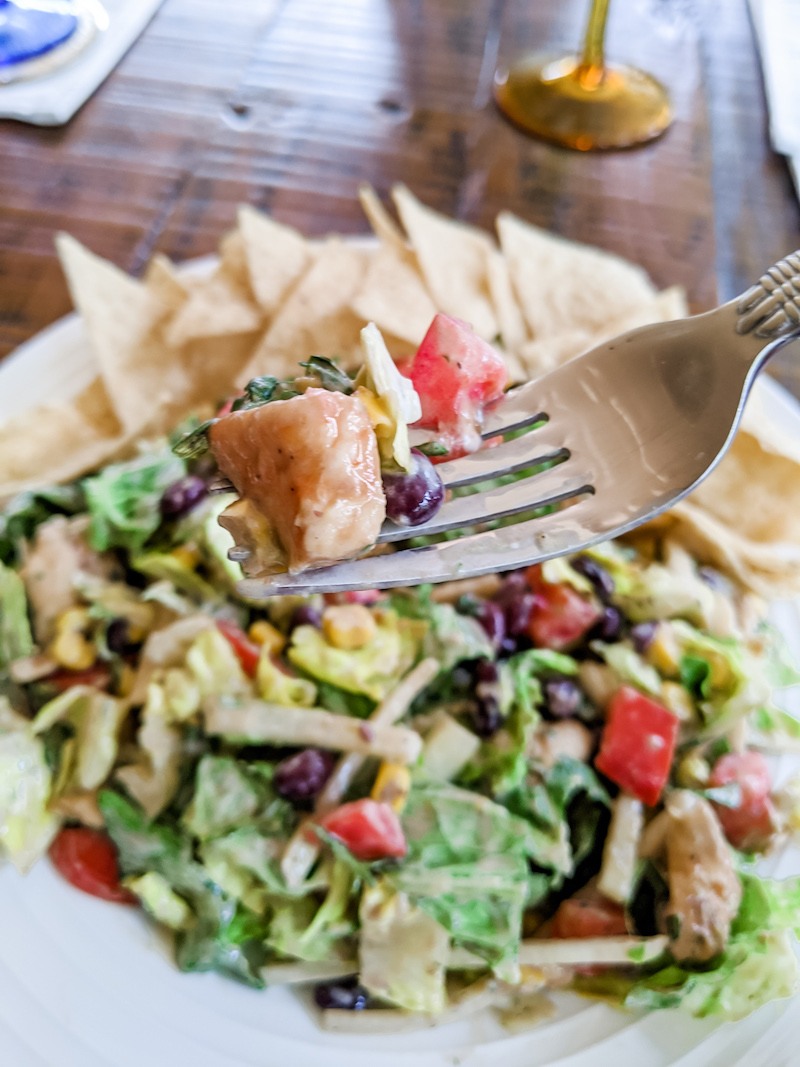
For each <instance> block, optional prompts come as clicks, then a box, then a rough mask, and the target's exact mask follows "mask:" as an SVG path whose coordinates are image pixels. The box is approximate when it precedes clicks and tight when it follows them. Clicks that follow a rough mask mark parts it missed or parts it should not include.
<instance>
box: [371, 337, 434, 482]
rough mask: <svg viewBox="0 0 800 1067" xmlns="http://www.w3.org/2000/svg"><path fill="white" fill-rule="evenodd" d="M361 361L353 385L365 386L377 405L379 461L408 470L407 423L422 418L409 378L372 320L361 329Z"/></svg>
mask: <svg viewBox="0 0 800 1067" xmlns="http://www.w3.org/2000/svg"><path fill="white" fill-rule="evenodd" d="M361 348H362V351H363V353H364V365H363V367H362V368H361V371H360V372H359V375H358V377H357V379H356V385H357V386H363V387H364V388H365V389H368V390H369V391H370V392H371V393H372V394H373V395H374V397H375V398H377V401H378V403H379V404H380V407H381V414H382V415H385V418H386V421H385V422H384V421H383V419H381V421H380V422H378V423H376V425H375V433H376V434H377V437H378V448H379V450H380V454H381V462H382V465H385V466H388V467H389V468H394V467H399V468H401V469H402V470H404V471H410V470H411V448H410V445H409V442H408V427H409V426H410V425H411V423H414V422H417V421H418V420H419V419H421V418H422V407H421V406H420V399H419V397H418V396H417V393H416V390H415V389H414V386H413V385H412V383H411V381H410V379H408V378H404V377H403V375H402V374H401V373H400V371H399V370H398V369H397V367H396V366H395V362H394V360H393V359H392V357H391V356H390V355H389V350H388V348H387V347H386V343H385V342H384V340H383V337H382V336H381V332H380V330H379V329H378V327H377V326H376V325H375V323H374V322H370V323H368V325H366V326H365V327H364V329H363V330H362V331H361Z"/></svg>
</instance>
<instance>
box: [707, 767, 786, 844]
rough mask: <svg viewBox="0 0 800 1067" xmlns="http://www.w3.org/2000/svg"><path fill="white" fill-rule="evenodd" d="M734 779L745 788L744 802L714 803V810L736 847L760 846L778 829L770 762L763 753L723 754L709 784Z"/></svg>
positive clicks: (740, 786)
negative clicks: (728, 804) (729, 805)
mask: <svg viewBox="0 0 800 1067" xmlns="http://www.w3.org/2000/svg"><path fill="white" fill-rule="evenodd" d="M732 782H733V783H736V784H737V785H738V786H739V788H740V790H741V795H742V799H741V802H740V803H739V804H738V805H737V806H736V807H735V808H731V807H728V806H727V805H725V804H714V810H715V811H716V813H717V817H718V818H719V821H720V823H721V824H722V829H723V830H724V831H725V836H726V837H727V838H728V840H729V841H730V843H731V844H732V845H733V846H734V848H739V849H744V850H746V851H747V850H753V849H758V848H760V847H762V846H763V845H765V844H766V842H767V840H768V839H769V838H770V836H771V835H772V834H773V833H774V832H775V808H774V806H773V804H772V801H771V800H770V796H769V794H770V790H771V788H772V783H771V781H770V777H769V767H768V766H767V761H766V760H765V759H764V757H763V756H762V755H761V753H760V752H728V753H727V754H726V755H724V756H720V758H719V759H718V760H717V762H716V763H715V764H714V767H713V769H712V771H711V778H710V782H709V784H710V785H712V786H722V785H729V784H730V783H732Z"/></svg>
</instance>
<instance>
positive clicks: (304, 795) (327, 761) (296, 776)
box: [273, 748, 336, 804]
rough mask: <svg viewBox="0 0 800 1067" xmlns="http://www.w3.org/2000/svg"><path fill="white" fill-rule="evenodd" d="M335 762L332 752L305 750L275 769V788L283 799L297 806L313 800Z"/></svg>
mask: <svg viewBox="0 0 800 1067" xmlns="http://www.w3.org/2000/svg"><path fill="white" fill-rule="evenodd" d="M335 762H336V757H335V756H334V755H333V753H332V752H322V751H320V750H319V749H318V748H304V749H303V751H302V752H297V753H296V754H295V755H294V756H290V757H289V758H288V759H285V760H282V761H281V762H280V763H279V764H278V766H277V767H276V768H275V776H274V778H273V782H274V784H275V788H276V789H277V791H278V792H279V793H280V795H281V796H282V797H286V799H287V800H291V801H292V802H293V803H295V804H296V803H300V802H302V801H304V800H311V799H313V798H314V797H315V796H316V795H317V793H319V791H320V790H321V789H322V787H323V786H324V785H325V783H326V782H327V780H328V778H329V777H330V775H331V771H332V770H333V766H334V764H335Z"/></svg>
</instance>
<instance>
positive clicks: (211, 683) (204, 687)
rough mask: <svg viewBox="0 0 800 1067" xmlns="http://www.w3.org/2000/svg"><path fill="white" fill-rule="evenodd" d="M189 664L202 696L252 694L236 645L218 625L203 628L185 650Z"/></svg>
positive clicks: (187, 665) (187, 664) (188, 666)
mask: <svg viewBox="0 0 800 1067" xmlns="http://www.w3.org/2000/svg"><path fill="white" fill-rule="evenodd" d="M186 667H187V668H188V670H189V671H190V673H191V674H192V676H193V677H194V680H195V682H196V684H197V686H198V688H199V690H200V695H201V697H208V696H219V695H222V694H227V695H229V696H235V695H236V694H241V693H249V692H250V683H249V681H248V679H247V676H246V675H245V673H244V671H243V670H242V665H241V663H240V662H239V659H238V657H237V655H236V653H235V652H234V650H233V646H232V645H231V643H230V641H228V639H227V638H225V637H223V635H222V634H221V633H220V632H219V630H218V629H217V628H216V627H211V628H209V629H206V630H203V631H202V632H201V633H199V634H198V635H197V637H195V639H194V641H193V642H192V646H191V648H190V649H189V651H188V652H187V653H186Z"/></svg>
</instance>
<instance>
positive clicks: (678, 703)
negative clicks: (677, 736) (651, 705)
mask: <svg viewBox="0 0 800 1067" xmlns="http://www.w3.org/2000/svg"><path fill="white" fill-rule="evenodd" d="M661 702H662V703H663V705H664V707H666V708H669V710H670V711H671V712H672V714H673V715H674V716H675V718H676V719H680V721H681V722H695V721H696V720H697V712H696V711H695V707H694V704H693V703H692V698H691V696H690V695H689V693H688V692H687V691H686V690H685V689H684V688H683V686H682V685H680V684H679V683H678V682H662V683H661Z"/></svg>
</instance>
